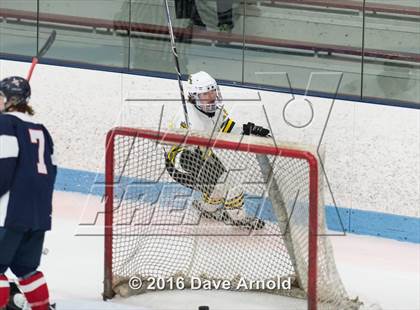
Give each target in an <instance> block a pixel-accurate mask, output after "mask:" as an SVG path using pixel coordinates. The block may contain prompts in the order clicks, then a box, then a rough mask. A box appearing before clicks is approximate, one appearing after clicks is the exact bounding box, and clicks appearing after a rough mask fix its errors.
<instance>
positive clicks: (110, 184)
mask: <svg viewBox="0 0 420 310" xmlns="http://www.w3.org/2000/svg"><path fill="white" fill-rule="evenodd" d="M117 136H129V137H133V138H136V137H138V138H142V139H149V140H153V141H156V142H168V143H176V144H186V145H195V146H201V147H210V148H219V149H226V150H235V151H239V152H250V153H254V154H262V155H274V156H283V157H289V158H299V159H303V160H306V161H307V163H308V167H309V210H308V213H309V227H308V283H307V287H308V291H307V301H308V309H315V310H316V309H317V273H318V266H317V258H318V208H319V206H318V190H319V188H318V187H319V184H318V177H319V176H318V170H319V169H318V161H317V157H316V155H314V154H312V153H311V152H310V151H307V150H297V149H293V148H290V149H289V148H285V147H278V146H276V145H275V146H268V145H257V144H249V143H244V142H242V141H239V142H232V141H226V140H223V139H218V138H216V139H215V138H214V137H211V138H210V139H209V138H204V137H202V136H198V135H194V133H193V132H192V133H191V134H189V132H187V131H186V132H185V133H184V134H183V133H181V132H180V133H174V132H166V131H160V130H153V129H142V128H128V127H115V128H113V129H111V130H110V131H109V132H108V134H107V136H106V143H105V197H104V198H105V199H104V201H105V214H104V216H105V225H104V243H105V244H104V245H105V253H104V282H103V284H104V291H103V294H102V296H103V299H104V300H107V299H111V298H113V297H114V295H115V293H114V292H113V289H112V241H113V230H112V225H113V208H114V199H113V197H114V151H115V150H114V148H115V143H114V142H115V138H116V137H117Z"/></svg>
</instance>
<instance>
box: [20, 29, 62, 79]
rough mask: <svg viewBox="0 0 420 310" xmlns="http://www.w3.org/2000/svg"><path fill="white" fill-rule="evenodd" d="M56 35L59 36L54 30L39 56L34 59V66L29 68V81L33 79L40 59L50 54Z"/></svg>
mask: <svg viewBox="0 0 420 310" xmlns="http://www.w3.org/2000/svg"><path fill="white" fill-rule="evenodd" d="M56 35H57V32H56V31H55V30H53V31H52V32H51V34H50V36H49V37H48V39H47V41H46V42H45V43H44V46H43V47H41V49H40V50H39V52H38V53H37V55H36V56H35V57H33V58H32V64H31V67H30V68H29V72H28V77H27V78H26V79H27V80H28V81H30V79H31V77H32V73H33V72H34V69H35V66H36V64H37V63H38V61H39V59H40V58H41V57H42V56H44V55H45V53H46V52H48V50H49V49H50V47H51V45H52V44H53V43H54V41H55V37H56Z"/></svg>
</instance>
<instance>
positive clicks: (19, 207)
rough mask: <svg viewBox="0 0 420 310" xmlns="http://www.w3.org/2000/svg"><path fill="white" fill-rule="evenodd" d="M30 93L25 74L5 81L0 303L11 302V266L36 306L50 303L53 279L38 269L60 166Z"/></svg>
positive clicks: (0, 136)
mask: <svg viewBox="0 0 420 310" xmlns="http://www.w3.org/2000/svg"><path fill="white" fill-rule="evenodd" d="M30 95H31V88H30V86H29V83H28V81H27V80H25V79H24V78H21V77H16V76H13V77H9V78H6V79H4V80H2V81H1V82H0V309H3V308H6V306H7V304H8V302H9V294H10V287H9V279H8V278H7V277H6V275H5V272H6V270H8V269H9V268H10V270H11V271H12V272H13V273H14V274H15V275H16V276H17V278H18V282H19V287H20V290H21V291H22V293H23V294H24V295H25V297H26V300H27V302H28V303H29V306H30V307H31V309H32V310H46V309H49V293H48V287H47V283H46V281H45V279H44V276H43V274H42V272H40V271H38V270H37V269H38V266H39V264H40V259H41V254H42V248H43V243H44V234H45V231H47V230H50V229H51V211H52V194H53V188H54V182H55V177H56V173H57V168H56V166H55V164H54V162H53V141H52V138H51V136H50V134H49V132H48V130H47V129H46V128H45V127H44V126H43V125H42V124H40V123H38V122H36V121H35V120H34V119H33V117H32V116H33V114H34V111H33V109H32V107H31V106H30V105H29V104H28V102H29V98H30ZM10 306H13V305H11V303H10V302H9V306H8V307H10Z"/></svg>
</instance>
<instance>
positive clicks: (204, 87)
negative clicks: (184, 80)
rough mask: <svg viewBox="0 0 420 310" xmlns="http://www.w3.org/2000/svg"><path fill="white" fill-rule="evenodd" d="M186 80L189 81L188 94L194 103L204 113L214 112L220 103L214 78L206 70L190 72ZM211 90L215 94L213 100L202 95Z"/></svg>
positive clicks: (220, 96)
mask: <svg viewBox="0 0 420 310" xmlns="http://www.w3.org/2000/svg"><path fill="white" fill-rule="evenodd" d="M188 82H189V83H190V89H189V91H188V96H189V97H190V98H191V99H192V100H193V102H194V103H195V104H196V106H197V108H199V109H200V110H201V111H203V112H206V113H214V112H216V109H217V106H218V105H220V104H221V103H222V95H221V93H220V89H219V86H218V85H217V83H216V80H215V79H213V78H212V77H211V76H210V74H208V73H207V72H204V71H200V72H197V73H194V74H191V75H190V77H189V79H188ZM213 91H214V94H215V96H214V100H213V98H212V97H207V96H205V95H203V94H206V93H211V92H213Z"/></svg>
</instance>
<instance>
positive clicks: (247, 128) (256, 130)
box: [242, 122, 270, 137]
mask: <svg viewBox="0 0 420 310" xmlns="http://www.w3.org/2000/svg"><path fill="white" fill-rule="evenodd" d="M242 130H243V134H244V135H256V136H260V137H267V136H268V135H269V133H270V130H268V129H266V128H264V127H261V126H256V125H255V124H254V123H251V122H248V124H243V127H242Z"/></svg>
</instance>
